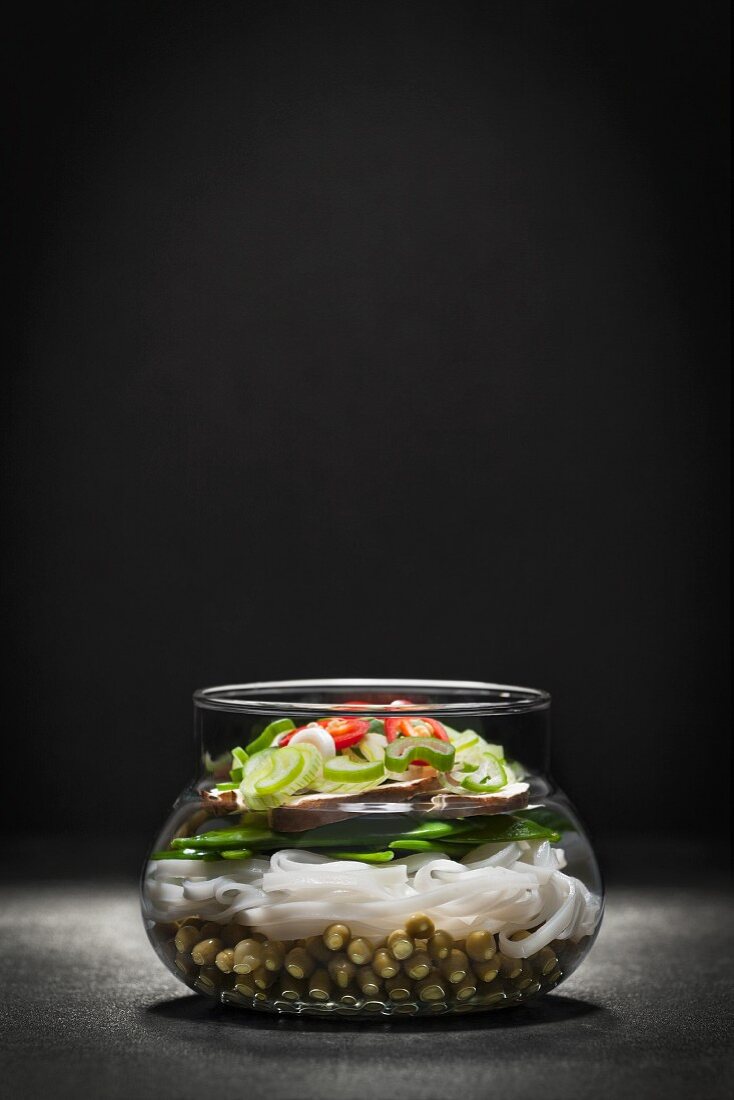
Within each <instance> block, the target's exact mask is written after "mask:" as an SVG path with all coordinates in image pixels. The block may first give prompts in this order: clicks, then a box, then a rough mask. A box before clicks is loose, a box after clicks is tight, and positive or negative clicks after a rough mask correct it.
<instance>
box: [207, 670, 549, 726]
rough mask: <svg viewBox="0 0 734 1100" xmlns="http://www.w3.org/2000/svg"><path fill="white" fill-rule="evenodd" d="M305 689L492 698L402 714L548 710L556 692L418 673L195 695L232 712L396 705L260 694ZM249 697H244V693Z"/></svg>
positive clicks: (386, 712) (409, 707)
mask: <svg viewBox="0 0 734 1100" xmlns="http://www.w3.org/2000/svg"><path fill="white" fill-rule="evenodd" d="M299 689H303V690H304V692H315V691H319V690H324V691H338V692H346V691H348V692H349V694H352V692H353V691H354V693H355V694H356V693H357V692H358V691H360V690H362V689H366V690H368V691H380V692H381V693H385V692H388V691H389V692H393V691H394V692H395V698H396V699H400V698H403V696H404V695H409V694H410V692H411V691H420V692H431V693H436V694H442V693H443V694H448V695H451V694H461V695H463V696H467V695H468V696H471V695H472V694H476V695H479V694H481V693H484V694H485V695H487V696H489V695H492V696H493V697H492V698H484V699H481V698H477V699H472V698H469V699H466V698H464V699H462V700H461V701H459V702H445V701H444V702H436V703H410V704H404V705H402V706H401V707H400V713H402V714H415V715H418V714H447V715H451V714H457V715H458V714H475V715H477V716H480V715H489V716H491V715H503V714H524V713H527V712H530V711H538V710H546V709H547V708H548V707H549V706H550V701H551V697H550V694H549V693H548V692H547V691H543V690H542V689H541V688H529V687H518V686H517V685H512V684H494V683H489V682H484V681H482V680H417V679H409V678H405V679H384V680H382V679H374V678H368V679H364V678H351V677H350V678H346V679H316V680H262V681H254V682H252V683H244V684H223V685H220V686H217V687H207V688H198V689H197V690H196V691H195V692H194V695H193V699H194V706H195V707H196V708H197V709H202V710H217V711H227V712H229V713H230V714H242V713H244V714H248V713H249V714H263V713H273V714H303V715H304V716H306V717H309V716H312V715H316V714H318V715H321V716H326V715H329V714H333V715H335V716H338V715H350V714H351V715H360V714H365V713H367V712H369V714H370V715H371V716H372V715H374V716H378V717H379V716H390V715H395V714H396V709H395V707H394V706H393V705H391V704H389V703H372V702H369V703H367V702H365V705H364V706H363V707H362V706H357V705H355V703H353V702H352V703H350V702H346V703H329V702H324V701H317V702H313V701H310V700H299V699H290V700H289V699H278V698H271V699H268V698H265V699H263V698H259V697H258V694H265V695H266V696H267V694H269V693H271V692H273V693H277V692H278V691H284V692H285V691H288V692H293V691H298V690H299ZM243 694H244V695H245V698H242V697H241V696H242V695H243Z"/></svg>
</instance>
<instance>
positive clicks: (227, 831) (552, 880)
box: [141, 680, 603, 1017]
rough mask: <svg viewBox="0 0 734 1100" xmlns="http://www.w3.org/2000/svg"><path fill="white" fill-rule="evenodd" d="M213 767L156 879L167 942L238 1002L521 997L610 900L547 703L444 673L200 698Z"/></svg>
mask: <svg viewBox="0 0 734 1100" xmlns="http://www.w3.org/2000/svg"><path fill="white" fill-rule="evenodd" d="M194 717H195V734H196V754H197V760H196V769H197V772H196V778H195V780H194V781H193V782H192V783H191V785H190V786H189V787H187V788H186V790H184V791H183V793H182V794H181V796H180V797H179V799H178V801H177V802H176V804H175V806H174V808H173V810H172V812H171V813H170V815H169V816H168V819H167V820H166V823H165V825H164V827H163V829H162V830H161V832H160V834H159V836H158V837H157V838H156V841H155V844H154V845H153V849H152V851H151V853H150V855H149V857H148V859H147V861H146V863H145V868H144V871H143V878H142V891H141V892H142V908H143V917H144V920H145V926H146V929H147V932H148V935H149V937H150V940H151V943H152V944H153V947H154V948H155V950H156V952H157V953H158V955H159V956H160V958H161V959H162V960H163V962H164V963H165V964H166V965H167V966H168V967H169V969H170V970H171V971H172V973H173V974H175V975H176V977H178V978H180V979H181V981H182V982H184V983H185V984H186V985H187V986H189V987H190V988H191V989H194V990H196V991H197V992H199V993H203V994H206V995H208V996H211V997H215V998H217V999H218V1000H219V1001H221V1002H223V1003H225V1004H231V1005H239V1006H242V1007H244V1008H249V1009H262V1010H266V1011H270V1012H280V1013H297V1014H298V1013H307V1014H309V1015H323V1014H337V1015H344V1016H358V1017H370V1016H372V1017H375V1016H377V1017H383V1016H392V1015H397V1016H401V1015H407V1016H421V1015H435V1014H442V1013H458V1012H474V1011H480V1010H481V1011H485V1010H491V1009H498V1008H505V1007H508V1006H512V1005H520V1004H524V1003H526V1002H528V1001H530V1000H532V999H533V998H535V997H538V996H540V995H541V994H543V993H547V992H548V991H549V990H551V989H554V988H556V986H558V985H559V984H560V982H562V981H563V980H564V978H566V977H568V975H569V974H570V973H572V971H573V970H574V969H575V968H576V967H577V966H578V965H579V963H580V962H581V960H582V959H583V958H584V957H585V955H586V954H587V952H588V951H589V949H590V947H591V945H592V943H593V941H594V938H595V936H596V934H597V932H598V929H599V924H600V921H601V916H602V910H603V891H602V883H601V878H600V875H599V870H598V867H597V864H596V860H595V858H594V854H593V852H592V849H591V845H590V843H589V840H588V838H587V836H586V833H585V831H584V829H583V827H582V825H581V823H580V822H579V819H578V817H577V815H576V813H575V812H574V810H573V807H572V806H571V804H570V802H569V801H568V799H567V798H566V796H565V795H564V794H563V793H562V792H561V791H560V790H559V789H558V788H557V787H556V785H555V784H554V782H553V780H552V779H551V777H550V774H549V771H548V757H549V740H550V729H549V718H550V697H549V696H548V695H547V694H546V693H545V692H543V691H538V690H536V689H532V688H519V687H505V686H503V685H499V684H485V683H470V682H454V681H426V680H380V681H378V680H301V681H297V680H293V681H288V682H282V683H260V684H239V685H235V686H228V687H218V688H206V689H204V690H201V691H197V692H196V693H195V695H194Z"/></svg>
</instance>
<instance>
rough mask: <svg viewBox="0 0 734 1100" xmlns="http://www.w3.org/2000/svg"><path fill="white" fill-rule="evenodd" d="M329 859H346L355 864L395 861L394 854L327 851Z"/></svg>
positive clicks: (385, 852) (384, 852)
mask: <svg viewBox="0 0 734 1100" xmlns="http://www.w3.org/2000/svg"><path fill="white" fill-rule="evenodd" d="M329 857H330V858H331V859H348V860H353V861H355V862H357V863H390V862H391V860H393V859H395V853H394V852H387V851H381V852H336V851H331V849H330V850H329Z"/></svg>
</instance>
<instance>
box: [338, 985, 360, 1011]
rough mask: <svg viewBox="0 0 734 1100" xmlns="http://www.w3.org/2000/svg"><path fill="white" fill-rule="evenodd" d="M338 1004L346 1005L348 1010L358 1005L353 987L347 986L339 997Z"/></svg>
mask: <svg viewBox="0 0 734 1100" xmlns="http://www.w3.org/2000/svg"><path fill="white" fill-rule="evenodd" d="M339 1003H340V1004H343V1005H347V1006H349V1007H350V1008H353V1007H354V1006H355V1005H358V1004H359V995H358V993H357V990H356V989H355V988H354V986H347V988H346V989H345V990H344V992H343V993H342V994H341V996H340V997H339Z"/></svg>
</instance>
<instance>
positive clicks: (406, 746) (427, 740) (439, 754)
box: [385, 737, 456, 772]
mask: <svg viewBox="0 0 734 1100" xmlns="http://www.w3.org/2000/svg"><path fill="white" fill-rule="evenodd" d="M455 755H456V753H455V751H454V746H453V745H452V744H451V742H450V741H439V740H438V738H436V737H399V738H398V739H397V741H391V742H390V744H389V745H388V746H387V748H386V749H385V767H386V768H387V769H388V771H391V772H404V771H405V770H406V769H407V768H408V767H409V765H410V764H412V763H413V761H414V760H420V761H421V763H425V764H428V765H429V766H430V767H432V768H436V769H437V770H438V771H441V772H447V771H450V770H451V768H452V766H453V763H454V756H455Z"/></svg>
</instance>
